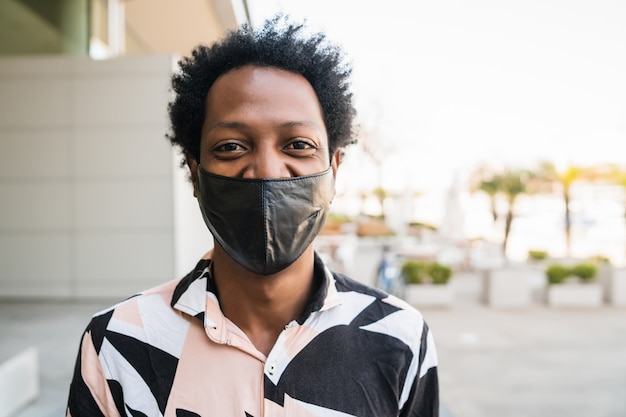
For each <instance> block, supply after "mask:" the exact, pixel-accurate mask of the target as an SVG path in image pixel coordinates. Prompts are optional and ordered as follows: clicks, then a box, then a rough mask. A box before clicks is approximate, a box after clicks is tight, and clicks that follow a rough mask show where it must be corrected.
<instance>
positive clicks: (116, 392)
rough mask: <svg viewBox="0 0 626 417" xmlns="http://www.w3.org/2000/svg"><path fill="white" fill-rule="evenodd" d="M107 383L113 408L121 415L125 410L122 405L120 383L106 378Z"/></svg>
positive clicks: (122, 396)
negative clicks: (113, 404)
mask: <svg viewBox="0 0 626 417" xmlns="http://www.w3.org/2000/svg"><path fill="white" fill-rule="evenodd" d="M107 384H109V391H111V395H112V396H113V402H114V403H115V408H117V411H118V412H119V413H120V415H122V416H123V415H124V414H126V410H125V406H124V392H123V391H122V385H121V384H120V383H119V382H118V381H115V380H112V379H107ZM129 409H130V408H129ZM134 415H135V414H133V416H134Z"/></svg>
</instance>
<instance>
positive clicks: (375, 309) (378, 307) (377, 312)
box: [350, 302, 400, 327]
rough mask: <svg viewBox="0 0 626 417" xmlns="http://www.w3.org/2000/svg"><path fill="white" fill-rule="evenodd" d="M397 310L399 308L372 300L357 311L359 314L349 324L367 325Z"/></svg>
mask: <svg viewBox="0 0 626 417" xmlns="http://www.w3.org/2000/svg"><path fill="white" fill-rule="evenodd" d="M398 310H400V308H398V307H396V306H394V305H391V304H387V303H381V302H374V303H372V304H370V305H369V306H367V307H366V308H365V309H363V311H361V313H359V315H358V316H356V317H355V318H354V319H353V320H352V322H351V323H350V326H353V327H361V326H367V325H369V324H372V323H376V322H377V321H379V320H382V319H384V318H385V317H387V316H388V315H390V314H392V313H395V312H396V311H398Z"/></svg>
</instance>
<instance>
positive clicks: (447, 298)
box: [404, 283, 454, 308]
mask: <svg viewBox="0 0 626 417" xmlns="http://www.w3.org/2000/svg"><path fill="white" fill-rule="evenodd" d="M404 299H405V300H406V301H407V302H408V303H409V304H411V305H413V306H415V307H417V308H420V307H451V306H452V303H453V301H454V296H453V292H452V287H451V286H450V284H449V283H448V284H445V285H434V284H408V285H407V286H406V288H405V292H404Z"/></svg>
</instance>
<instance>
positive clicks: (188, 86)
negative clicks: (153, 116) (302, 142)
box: [167, 15, 356, 161]
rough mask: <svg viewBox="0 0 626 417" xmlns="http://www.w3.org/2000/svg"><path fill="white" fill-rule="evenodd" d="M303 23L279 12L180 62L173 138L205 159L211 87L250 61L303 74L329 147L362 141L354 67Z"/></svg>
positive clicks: (172, 106)
mask: <svg viewBox="0 0 626 417" xmlns="http://www.w3.org/2000/svg"><path fill="white" fill-rule="evenodd" d="M303 30H304V25H303V24H293V23H290V22H289V21H288V18H287V17H284V16H282V15H277V16H275V17H273V18H271V19H269V20H266V21H265V23H264V24H263V26H262V27H261V28H259V29H257V30H255V29H253V28H252V27H250V26H249V25H247V24H244V25H242V26H241V27H240V28H239V29H238V30H236V31H232V32H230V33H229V34H228V35H226V37H225V38H224V39H222V40H221V41H219V42H217V43H215V44H213V45H212V46H204V45H200V46H198V47H197V48H195V49H194V50H193V51H192V54H191V56H190V57H186V58H183V59H182V60H181V61H180V62H179V64H178V65H179V71H178V72H176V73H175V75H174V76H173V77H172V89H173V92H174V98H173V100H172V101H171V102H170V104H169V106H168V111H169V117H170V124H171V129H170V133H169V134H168V135H167V137H168V139H169V140H170V141H171V143H172V144H173V145H175V146H179V147H180V148H181V149H182V151H183V152H184V153H185V154H187V155H189V156H191V157H193V158H194V159H195V160H196V161H199V160H200V159H199V153H200V137H201V130H202V125H203V122H204V117H205V110H206V109H205V107H206V97H207V94H208V92H209V89H210V88H211V86H212V85H213V83H214V82H215V80H217V78H219V77H220V76H221V75H222V74H225V73H226V72H228V71H231V70H233V69H236V68H240V67H243V66H245V65H258V66H266V67H275V68H278V69H282V70H286V71H290V72H293V73H296V74H300V75H302V76H303V77H304V78H305V79H306V80H307V81H308V82H309V83H310V84H311V86H312V87H313V90H314V91H315V93H316V94H317V98H318V100H319V102H320V106H321V109H322V114H323V118H324V123H325V125H326V130H327V134H328V145H329V151H330V154H331V155H332V154H333V153H334V152H335V151H336V150H338V149H341V148H343V147H345V146H347V145H349V144H352V143H354V142H356V140H355V137H354V132H353V126H352V123H353V119H354V117H355V114H356V112H355V109H354V105H353V101H352V93H351V92H350V83H349V78H350V75H351V68H350V67H349V65H347V64H346V63H345V62H344V56H343V53H342V51H341V50H340V48H339V47H337V46H336V45H332V44H329V43H328V42H327V40H326V36H325V35H324V34H323V33H316V34H313V35H311V36H304V35H303V34H302V32H303Z"/></svg>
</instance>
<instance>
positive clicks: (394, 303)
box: [333, 273, 429, 346]
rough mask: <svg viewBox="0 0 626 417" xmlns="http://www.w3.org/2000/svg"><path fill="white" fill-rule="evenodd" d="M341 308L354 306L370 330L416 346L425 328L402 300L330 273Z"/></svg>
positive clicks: (417, 315) (414, 309) (410, 307)
mask: <svg viewBox="0 0 626 417" xmlns="http://www.w3.org/2000/svg"><path fill="white" fill-rule="evenodd" d="M333 276H334V278H335V286H336V288H337V292H338V293H339V294H340V296H341V299H342V308H344V309H358V310H360V311H359V312H358V316H359V320H358V321H355V323H357V322H358V323H361V325H362V324H364V323H369V325H368V326H367V328H368V329H369V330H371V331H375V332H378V333H384V334H386V335H388V336H391V337H394V338H397V339H399V340H401V341H403V342H404V343H406V344H407V345H409V346H419V345H421V344H422V338H423V336H425V335H426V334H427V333H428V332H429V329H428V325H427V324H426V322H425V320H424V318H423V316H422V314H421V313H420V312H419V311H418V310H417V309H416V308H414V307H413V306H411V305H410V304H409V303H407V302H405V301H404V300H402V299H400V298H398V297H396V296H394V295H391V294H388V293H387V292H385V291H383V290H381V289H378V288H373V287H371V286H368V285H366V284H363V283H361V282H358V281H356V280H354V279H352V278H349V277H347V276H345V275H343V274H339V273H333Z"/></svg>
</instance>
